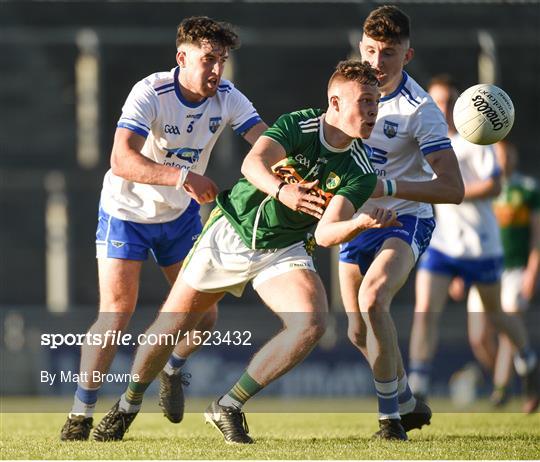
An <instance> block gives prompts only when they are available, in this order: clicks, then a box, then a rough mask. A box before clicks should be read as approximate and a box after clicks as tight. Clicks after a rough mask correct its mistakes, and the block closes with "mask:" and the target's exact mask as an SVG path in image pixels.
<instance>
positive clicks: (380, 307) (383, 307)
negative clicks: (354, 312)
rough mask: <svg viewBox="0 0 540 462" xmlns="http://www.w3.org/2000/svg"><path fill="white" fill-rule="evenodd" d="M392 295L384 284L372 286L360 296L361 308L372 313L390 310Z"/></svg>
mask: <svg viewBox="0 0 540 462" xmlns="http://www.w3.org/2000/svg"><path fill="white" fill-rule="evenodd" d="M390 299H391V297H390V295H389V292H388V290H387V289H386V286H385V285H384V284H382V285H378V286H375V285H374V286H371V287H369V288H368V289H367V290H365V291H361V292H360V294H359V296H358V303H359V305H360V309H361V310H362V311H364V312H368V313H370V314H376V313H381V312H386V311H388V305H389V303H390Z"/></svg>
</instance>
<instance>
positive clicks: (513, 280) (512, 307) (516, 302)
mask: <svg viewBox="0 0 540 462" xmlns="http://www.w3.org/2000/svg"><path fill="white" fill-rule="evenodd" d="M524 277H525V268H523V267H520V268H512V269H507V270H504V272H503V274H502V279H501V303H502V308H503V310H504V311H506V312H507V313H516V312H521V311H526V310H527V308H529V302H528V301H527V300H525V299H524V298H523V297H522V296H521V287H522V285H523V278H524Z"/></svg>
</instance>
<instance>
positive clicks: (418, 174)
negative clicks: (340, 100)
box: [360, 72, 452, 218]
mask: <svg viewBox="0 0 540 462" xmlns="http://www.w3.org/2000/svg"><path fill="white" fill-rule="evenodd" d="M364 144H367V145H368V146H369V147H370V148H371V151H372V152H371V153H370V161H371V164H372V165H373V168H374V169H375V173H376V174H377V176H378V178H379V179H381V180H384V179H387V180H400V181H429V180H431V179H432V178H433V170H432V169H431V166H430V165H429V164H428V162H427V161H426V156H429V155H430V154H431V153H434V152H437V151H440V150H442V149H449V148H451V147H452V145H451V143H450V139H449V138H448V125H447V124H446V121H445V120H444V116H443V114H442V113H441V111H440V110H439V108H438V107H437V105H436V104H435V102H434V101H433V99H432V98H431V96H429V94H428V93H427V92H426V91H425V90H424V89H422V87H421V86H420V85H418V84H417V83H416V82H415V81H414V80H413V79H412V78H411V77H410V76H409V75H408V74H407V73H406V72H403V79H402V80H401V83H400V84H399V86H398V88H396V90H395V91H393V92H392V93H391V94H389V95H387V96H385V97H383V98H381V100H380V103H379V113H378V115H377V122H376V123H375V127H374V128H373V131H372V133H371V136H370V137H369V138H368V139H367V140H365V141H364ZM374 207H384V208H387V209H392V210H395V211H396V212H397V213H398V215H414V216H417V217H419V218H430V217H432V216H433V209H432V207H431V205H430V204H426V203H423V202H415V201H409V200H405V199H397V198H395V197H381V198H377V199H369V200H368V201H366V202H365V203H364V205H363V206H362V208H361V209H360V210H361V211H364V212H370V211H371V210H373V208H374Z"/></svg>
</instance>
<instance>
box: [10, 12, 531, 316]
mask: <svg viewBox="0 0 540 462" xmlns="http://www.w3.org/2000/svg"><path fill="white" fill-rule="evenodd" d="M372 7H373V4H372V3H370V2H366V3H360V4H319V3H316V4H253V3H249V4H244V3H241V2H233V3H195V2H193V3H132V4H130V3H99V2H87V3H85V2H76V3H69V2H66V3H29V2H18V3H5V4H3V5H2V14H1V15H0V56H2V59H1V60H0V79H1V83H2V84H1V85H0V107H1V108H2V110H1V111H0V126H1V127H2V130H0V147H1V152H0V216H1V217H2V226H1V228H0V243H1V244H0V245H1V247H2V248H1V254H2V257H3V258H1V260H0V287H1V290H0V303H1V304H41V303H43V302H44V300H45V286H44V280H45V278H44V274H45V259H44V247H45V238H44V230H45V228H44V205H45V196H44V189H43V176H44V175H45V174H46V173H47V172H48V171H50V170H53V169H54V170H60V171H62V172H63V173H65V175H66V179H67V192H68V200H69V212H70V226H71V228H70V248H71V251H72V252H71V277H72V283H73V286H72V299H73V303H74V304H77V305H95V303H96V302H97V292H96V270H95V262H94V261H95V260H94V245H93V242H94V233H95V224H96V212H97V202H98V198H99V190H100V187H101V180H102V176H103V173H104V172H105V171H106V169H107V166H108V155H109V151H110V147H111V140H112V136H113V133H114V127H115V123H116V120H117V118H118V116H119V113H120V109H121V106H122V103H123V101H124V99H125V97H126V96H127V93H128V92H129V90H130V88H131V86H132V85H133V84H134V83H135V82H136V81H137V80H139V79H141V78H142V77H144V76H146V75H148V74H150V73H151V72H154V71H157V70H166V69H169V68H171V67H173V66H174V65H175V62H174V52H175V50H174V38H175V31H176V26H177V24H178V22H179V21H180V20H181V19H182V18H183V17H186V16H189V15H194V14H207V15H210V16H213V17H216V18H219V19H223V20H228V21H230V22H232V23H234V24H235V25H237V26H238V27H239V31H240V34H241V37H242V39H243V42H244V45H243V47H242V48H241V49H240V50H238V51H235V52H234V69H235V77H234V81H235V84H236V85H237V86H238V87H239V88H240V89H242V91H243V92H244V93H246V94H247V95H248V96H249V97H250V98H251V99H252V100H253V101H254V103H255V104H256V106H257V108H258V109H259V112H260V113H261V115H262V116H263V117H264V119H265V120H266V121H267V122H269V123H271V122H272V121H273V120H275V118H276V117H278V116H279V115H280V114H282V113H284V112H288V111H291V110H294V109H298V108H301V107H307V106H321V105H324V104H325V97H324V88H325V85H326V81H327V78H328V76H329V74H330V73H331V70H332V68H333V66H334V65H335V63H336V62H337V61H338V60H339V59H342V58H344V57H346V56H347V54H349V53H350V52H351V50H352V48H351V45H350V40H349V33H350V32H351V31H357V30H359V28H360V25H361V23H362V20H363V18H364V17H365V16H366V14H367V13H368V12H369V10H370V9H371V8H372ZM402 7H403V9H404V10H405V11H406V12H408V13H409V14H410V16H411V18H412V20H413V36H412V41H413V46H414V47H415V49H416V57H415V59H414V60H413V61H412V62H411V63H410V65H409V66H408V71H409V72H410V73H411V74H412V75H413V76H414V77H415V78H416V79H417V80H418V81H419V82H420V83H421V84H425V83H426V82H427V80H428V79H429V77H430V76H431V75H433V74H434V73H439V72H450V73H453V74H454V75H456V77H457V78H458V80H459V81H460V82H461V83H462V85H463V87H464V88H465V87H468V86H470V85H472V84H475V83H477V81H478V75H477V53H478V49H479V47H478V40H477V34H478V31H479V30H481V29H484V30H487V31H489V32H491V33H492V34H493V37H494V39H495V43H496V45H497V50H498V57H499V62H500V73H499V80H498V83H499V84H500V85H501V86H502V87H503V88H504V89H505V90H507V91H508V93H509V94H510V95H511V96H512V98H513V100H514V103H515V105H516V108H517V118H516V124H515V127H514V129H513V131H512V135H511V137H512V139H513V140H514V141H516V142H517V144H518V145H519V147H520V149H521V153H522V166H523V169H524V170H525V171H527V172H528V173H529V174H532V175H536V176H540V167H539V164H538V162H537V161H536V158H537V155H538V148H537V143H536V137H535V136H534V134H535V133H536V131H537V127H538V126H539V125H540V124H539V122H540V116H539V115H538V111H537V109H536V108H537V105H538V102H539V101H540V85H539V83H538V80H537V76H538V75H540V37H539V34H538V30H539V29H538V27H539V25H540V8H538V6H537V5H532V4H529V5H509V4H506V5H456V4H452V5H433V4H431V5H418V4H410V5H409V4H406V3H402ZM83 27H89V28H92V29H94V30H95V31H96V33H97V34H98V37H99V38H100V56H101V86H100V102H101V111H100V121H101V122H100V130H101V137H100V143H101V161H100V163H99V165H98V167H96V168H94V169H91V170H82V169H81V168H80V167H79V166H78V164H77V161H76V157H75V142H76V132H75V128H76V126H75V78H74V62H75V59H76V57H77V53H78V49H77V46H76V45H75V43H74V36H75V33H76V32H77V30H79V29H80V28H83ZM229 138H230V140H231V141H230V143H232V144H226V143H221V144H219V145H218V146H217V147H216V150H215V152H214V157H213V161H212V162H211V165H210V168H209V171H208V174H209V175H210V176H212V177H213V178H215V179H216V180H217V182H218V184H219V185H220V186H221V187H223V188H225V187H228V186H230V185H231V184H232V183H233V182H234V181H235V180H236V179H237V178H238V176H239V169H240V162H241V158H242V156H243V155H244V154H245V152H246V151H247V145H246V144H245V143H244V142H243V141H242V140H240V139H237V138H236V137H235V136H234V135H230V136H229ZM15 217H16V219H15ZM328 261H329V255H328V253H327V252H320V256H319V262H320V268H321V274H322V276H323V278H324V279H325V281H326V282H328V281H329V273H330V269H329V265H328ZM165 291H166V285H165V283H164V282H163V281H162V278H161V276H160V274H159V271H157V270H156V269H155V268H153V265H147V267H146V268H145V270H144V274H143V285H142V287H141V304H151V305H156V304H158V303H159V302H160V301H161V300H162V299H163V296H164V294H165ZM253 297H254V295H253V294H252V293H251V292H250V293H249V294H248V297H247V298H246V300H248V301H249V300H252V299H253ZM399 298H400V299H401V301H409V302H410V301H411V300H412V293H411V286H410V284H407V286H406V288H405V289H404V291H402V293H401V294H400V296H399Z"/></svg>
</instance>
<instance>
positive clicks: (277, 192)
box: [276, 181, 287, 200]
mask: <svg viewBox="0 0 540 462" xmlns="http://www.w3.org/2000/svg"><path fill="white" fill-rule="evenodd" d="M286 184H287V182H286V181H282V182H281V183H279V186H278V187H277V191H276V200H279V193H280V192H281V189H282V188H283V186H285V185H286Z"/></svg>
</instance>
